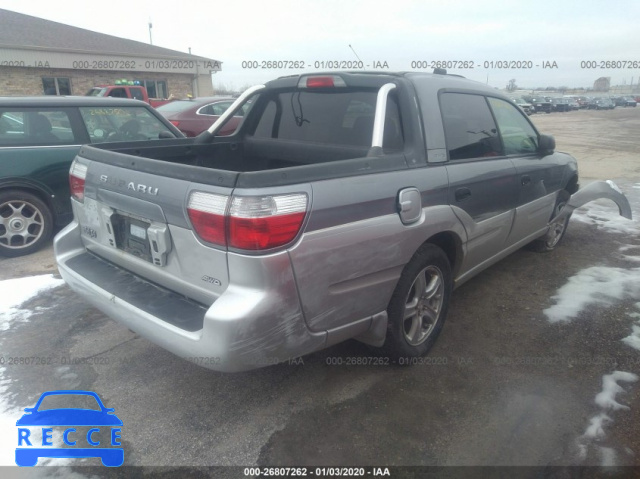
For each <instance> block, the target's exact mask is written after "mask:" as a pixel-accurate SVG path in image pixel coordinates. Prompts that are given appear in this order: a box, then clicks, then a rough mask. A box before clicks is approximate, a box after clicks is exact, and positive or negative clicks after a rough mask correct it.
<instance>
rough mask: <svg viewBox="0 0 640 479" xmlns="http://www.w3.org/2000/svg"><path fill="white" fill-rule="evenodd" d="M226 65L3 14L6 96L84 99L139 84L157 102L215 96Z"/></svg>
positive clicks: (0, 63)
mask: <svg viewBox="0 0 640 479" xmlns="http://www.w3.org/2000/svg"><path fill="white" fill-rule="evenodd" d="M221 65H222V64H221V62H220V61H218V60H214V59H211V58H204V57H200V56H196V55H191V54H189V53H183V52H178V51H175V50H169V49H167V48H162V47H157V46H155V45H149V44H146V43H142V42H137V41H133V40H127V39H124V38H119V37H114V36H112V35H105V34H103V33H97V32H92V31H90V30H85V29H83V28H77V27H72V26H69V25H65V24H63V23H58V22H52V21H49V20H44V19H42V18H38V17H32V16H30V15H24V14H21V13H16V12H12V11H9V10H3V9H0V96H18V95H84V94H85V93H86V92H87V91H88V90H89V89H90V88H91V87H93V86H96V85H113V84H115V82H116V81H117V80H127V81H136V80H137V81H139V82H140V84H142V85H144V86H146V88H147V91H148V93H149V96H150V97H151V98H167V97H169V96H170V95H173V96H175V97H177V98H185V97H186V96H187V94H189V95H193V96H211V95H213V85H212V81H211V73H214V72H217V71H220V70H221Z"/></svg>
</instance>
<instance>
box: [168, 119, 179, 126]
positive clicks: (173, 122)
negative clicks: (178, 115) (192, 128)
mask: <svg viewBox="0 0 640 479" xmlns="http://www.w3.org/2000/svg"><path fill="white" fill-rule="evenodd" d="M169 123H171V124H172V125H173V126H176V127H177V126H180V122H179V121H178V120H169Z"/></svg>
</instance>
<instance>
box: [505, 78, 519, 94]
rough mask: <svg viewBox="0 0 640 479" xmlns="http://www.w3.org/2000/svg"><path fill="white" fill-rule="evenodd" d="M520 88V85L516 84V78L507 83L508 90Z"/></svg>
mask: <svg viewBox="0 0 640 479" xmlns="http://www.w3.org/2000/svg"><path fill="white" fill-rule="evenodd" d="M517 89H518V85H516V79H515V78H512V79H511V80H509V84H508V85H507V91H516V90H517Z"/></svg>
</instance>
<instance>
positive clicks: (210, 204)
mask: <svg viewBox="0 0 640 479" xmlns="http://www.w3.org/2000/svg"><path fill="white" fill-rule="evenodd" d="M228 202H229V197H228V196H226V195H216V194H212V193H202V192H199V191H196V192H193V193H191V196H190V197H189V203H188V204H187V213H188V214H189V219H190V220H191V224H192V225H193V228H194V229H195V230H196V233H197V234H198V236H200V238H202V239H203V240H205V241H208V242H209V243H213V244H217V245H220V246H226V245H227V239H226V231H225V229H226V228H225V223H226V217H225V213H226V211H227V203H228Z"/></svg>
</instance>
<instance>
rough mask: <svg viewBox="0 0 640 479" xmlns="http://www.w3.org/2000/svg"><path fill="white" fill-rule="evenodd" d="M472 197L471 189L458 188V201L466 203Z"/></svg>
mask: <svg viewBox="0 0 640 479" xmlns="http://www.w3.org/2000/svg"><path fill="white" fill-rule="evenodd" d="M470 196H471V190H470V189H469V188H458V189H457V190H456V201H464V200H466V199H467V198H469V197H470Z"/></svg>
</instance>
